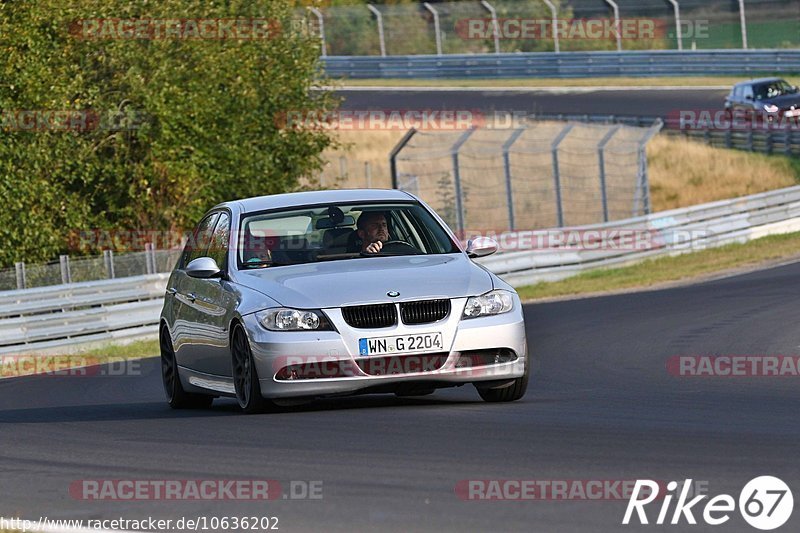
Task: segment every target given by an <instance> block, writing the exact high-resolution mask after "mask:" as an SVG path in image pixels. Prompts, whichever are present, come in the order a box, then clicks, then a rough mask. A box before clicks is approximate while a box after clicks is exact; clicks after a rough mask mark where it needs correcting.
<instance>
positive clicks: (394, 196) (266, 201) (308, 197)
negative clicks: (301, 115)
mask: <svg viewBox="0 0 800 533" xmlns="http://www.w3.org/2000/svg"><path fill="white" fill-rule="evenodd" d="M409 200H415V198H414V197H413V196H412V195H410V194H408V193H407V192H405V191H400V190H397V189H336V190H329V191H308V192H292V193H284V194H271V195H268V196H256V197H253V198H243V199H241V200H235V201H232V202H225V203H223V204H220V205H218V206H216V207H215V208H214V209H219V208H223V207H228V208H233V207H236V208H237V209H236V210H237V211H239V212H240V213H254V212H258V211H266V210H269V209H280V208H284V207H289V208H291V207H301V206H304V205H313V204H327V203H346V202H382V201H383V202H385V201H389V202H391V201H409ZM234 204H235V205H234Z"/></svg>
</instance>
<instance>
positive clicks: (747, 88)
mask: <svg viewBox="0 0 800 533" xmlns="http://www.w3.org/2000/svg"><path fill="white" fill-rule="evenodd" d="M742 96H743V99H745V100H747V97H748V96H749V97H750V99H751V100H752V99H753V86H752V85H746V86H745V87H744V93H743V95H742Z"/></svg>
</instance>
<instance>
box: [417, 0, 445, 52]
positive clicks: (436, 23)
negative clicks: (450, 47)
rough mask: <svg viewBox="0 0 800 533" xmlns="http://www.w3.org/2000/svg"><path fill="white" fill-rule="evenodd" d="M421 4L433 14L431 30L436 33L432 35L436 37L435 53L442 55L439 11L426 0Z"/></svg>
mask: <svg viewBox="0 0 800 533" xmlns="http://www.w3.org/2000/svg"><path fill="white" fill-rule="evenodd" d="M422 5H423V6H425V9H427V10H428V11H430V12H431V15H433V31H434V32H435V33H436V35H435V36H434V37H435V38H436V55H437V56H440V55H442V31H441V28H440V27H439V12H438V11H436V9H434V7H433V6H432V5H430V4H429V3H428V2H425V3H423V4H422Z"/></svg>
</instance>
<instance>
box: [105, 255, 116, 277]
mask: <svg viewBox="0 0 800 533" xmlns="http://www.w3.org/2000/svg"><path fill="white" fill-rule="evenodd" d="M103 262H104V263H105V264H106V277H107V278H108V279H114V278H116V277H117V276H116V274H114V251H113V250H103Z"/></svg>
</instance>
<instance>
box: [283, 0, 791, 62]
mask: <svg viewBox="0 0 800 533" xmlns="http://www.w3.org/2000/svg"><path fill="white" fill-rule="evenodd" d="M614 6H616V9H615V8H614ZM296 16H297V17H299V18H304V19H305V22H306V24H307V26H305V27H307V28H308V30H309V31H311V32H314V33H315V34H318V35H319V36H320V38H321V39H322V40H323V42H324V47H323V48H324V52H325V54H326V55H330V56H369V55H389V56H391V55H421V54H440V55H441V54H472V53H493V52H547V51H578V50H582V51H590V50H675V49H687V50H689V49H725V48H736V49H738V48H796V47H798V46H800V32H798V27H799V26H800V0H741V1H740V0H675V1H674V2H671V1H669V0H616V2H608V1H607V0H548V1H544V0H484V1H464V0H460V1H445V2H433V3H426V2H414V3H408V4H403V3H401V4H388V5H367V4H360V5H347V6H331V7H327V8H322V9H319V10H314V11H308V10H298V11H297V14H296ZM598 21H600V22H603V21H605V23H600V24H598Z"/></svg>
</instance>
